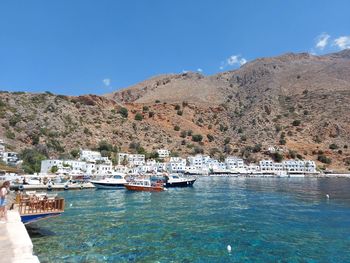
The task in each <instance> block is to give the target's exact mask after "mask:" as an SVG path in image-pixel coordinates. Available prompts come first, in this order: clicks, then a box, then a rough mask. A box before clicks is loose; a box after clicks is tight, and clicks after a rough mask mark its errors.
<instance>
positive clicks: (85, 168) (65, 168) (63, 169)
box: [40, 159, 113, 175]
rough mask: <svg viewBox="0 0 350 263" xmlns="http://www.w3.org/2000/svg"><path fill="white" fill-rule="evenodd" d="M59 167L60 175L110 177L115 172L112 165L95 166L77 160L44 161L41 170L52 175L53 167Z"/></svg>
mask: <svg viewBox="0 0 350 263" xmlns="http://www.w3.org/2000/svg"><path fill="white" fill-rule="evenodd" d="M54 166H55V167H57V173H58V174H71V175H72V174H88V175H108V174H111V173H112V172H113V166H112V165H111V164H95V163H87V162H83V161H77V160H57V159H56V160H43V161H41V170H40V172H41V173H43V174H46V173H51V169H52V167H54Z"/></svg>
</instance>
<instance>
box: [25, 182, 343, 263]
mask: <svg viewBox="0 0 350 263" xmlns="http://www.w3.org/2000/svg"><path fill="white" fill-rule="evenodd" d="M59 194H60V195H62V196H63V197H64V198H65V199H66V211H65V213H64V214H63V215H62V216H60V217H56V218H51V219H48V220H43V221H40V222H38V223H36V225H34V226H32V227H31V236H32V240H33V244H34V252H35V254H36V255H38V256H39V259H40V261H41V262H342V263H344V262H350V179H345V178H339V179H316V178H311V179H304V178H275V179H268V178H262V179H258V178H228V177H225V178H209V177H204V178H199V179H198V181H197V182H196V183H195V185H194V187H193V188H178V189H169V190H168V191H165V192H161V193H147V192H128V191H126V190H114V191H113V190H81V191H80V190H78V191H66V192H59ZM326 194H329V195H330V198H329V199H327V198H326ZM228 245H230V246H231V247H232V251H231V252H228V250H227V246H228Z"/></svg>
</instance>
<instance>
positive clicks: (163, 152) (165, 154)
mask: <svg viewBox="0 0 350 263" xmlns="http://www.w3.org/2000/svg"><path fill="white" fill-rule="evenodd" d="M157 153H158V157H159V158H162V159H163V158H167V157H169V156H170V151H169V150H166V149H159V150H157Z"/></svg>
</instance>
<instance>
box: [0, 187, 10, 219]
mask: <svg viewBox="0 0 350 263" xmlns="http://www.w3.org/2000/svg"><path fill="white" fill-rule="evenodd" d="M9 188H10V182H9V181H5V182H4V183H3V184H2V186H1V187H0V222H2V223H5V222H7V208H6V203H7V202H6V195H7V194H8V189H9ZM2 218H4V220H5V221H1V219H2Z"/></svg>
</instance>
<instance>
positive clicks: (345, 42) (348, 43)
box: [333, 36, 350, 49]
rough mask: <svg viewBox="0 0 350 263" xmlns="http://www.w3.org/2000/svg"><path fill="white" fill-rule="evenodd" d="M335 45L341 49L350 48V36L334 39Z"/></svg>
mask: <svg viewBox="0 0 350 263" xmlns="http://www.w3.org/2000/svg"><path fill="white" fill-rule="evenodd" d="M333 45H334V46H336V47H338V48H339V49H346V48H350V36H341V37H338V38H336V39H334V42H333Z"/></svg>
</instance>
